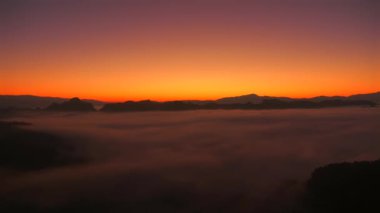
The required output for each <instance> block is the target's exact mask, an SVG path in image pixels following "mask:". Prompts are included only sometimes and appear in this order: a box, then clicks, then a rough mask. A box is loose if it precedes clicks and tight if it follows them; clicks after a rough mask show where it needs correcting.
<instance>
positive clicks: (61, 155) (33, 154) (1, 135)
mask: <svg viewBox="0 0 380 213" xmlns="http://www.w3.org/2000/svg"><path fill="white" fill-rule="evenodd" d="M25 125H31V124H29V123H24V122H9V121H0V156H1V157H0V169H8V170H20V171H32V170H40V169H46V168H52V167H59V166H65V165H71V164H77V163H82V162H84V158H83V157H82V156H79V155H75V154H73V153H74V152H75V151H76V148H75V146H74V144H71V143H69V142H67V141H64V140H63V138H61V137H59V136H57V135H54V134H51V133H46V132H41V131H34V130H29V129H24V128H22V126H25Z"/></svg>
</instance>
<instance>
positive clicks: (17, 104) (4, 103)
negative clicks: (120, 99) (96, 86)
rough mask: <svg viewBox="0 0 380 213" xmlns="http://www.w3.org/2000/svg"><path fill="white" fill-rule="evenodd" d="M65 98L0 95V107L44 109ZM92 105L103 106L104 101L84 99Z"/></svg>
mask: <svg viewBox="0 0 380 213" xmlns="http://www.w3.org/2000/svg"><path fill="white" fill-rule="evenodd" d="M68 100H69V99H67V98H58V97H41V96H33V95H0V109H44V108H46V107H48V106H49V105H51V104H52V103H62V102H64V101H68ZM84 101H86V102H89V103H92V104H93V105H94V106H103V105H104V102H102V101H97V100H90V99H85V100H84Z"/></svg>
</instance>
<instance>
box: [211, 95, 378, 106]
mask: <svg viewBox="0 0 380 213" xmlns="http://www.w3.org/2000/svg"><path fill="white" fill-rule="evenodd" d="M270 99H276V100H282V101H328V100H348V101H357V100H365V101H372V102H375V103H378V104H380V92H376V93H369V94H358V95H351V96H317V97H313V98H288V97H272V96H259V95H256V94H249V95H242V96H236V97H227V98H221V99H218V100H216V102H218V103H221V104H244V103H253V104H257V103H262V102H263V101H264V100H270Z"/></svg>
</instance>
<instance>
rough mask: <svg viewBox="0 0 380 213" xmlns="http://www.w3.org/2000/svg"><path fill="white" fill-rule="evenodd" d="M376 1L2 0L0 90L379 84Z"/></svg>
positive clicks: (114, 95) (189, 95)
mask: <svg viewBox="0 0 380 213" xmlns="http://www.w3.org/2000/svg"><path fill="white" fill-rule="evenodd" d="M378 2H379V1H377V0H318V1H316V0H262V1H254V0H252V1H244V0H171V1H170V0H163V1H158V0H156V1H154V0H126V1H114V0H5V1H1V3H0V42H1V43H0V45H1V46H0V49H1V51H0V94H33V95H42V96H61V97H73V96H79V97H82V98H94V99H101V100H108V101H124V100H127V99H133V100H138V99H147V98H149V99H155V100H172V99H215V98H220V97H224V96H234V95H242V94H249V93H257V94H260V95H272V96H292V97H310V96H316V95H349V94H354V93H367V92H374V91H380V69H379V67H380V62H379V60H378V59H379V58H380V49H379V47H380V46H379V36H380V29H379V28H380V27H379V26H380V23H379V20H380V4H379V3H378Z"/></svg>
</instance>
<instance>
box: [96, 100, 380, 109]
mask: <svg viewBox="0 0 380 213" xmlns="http://www.w3.org/2000/svg"><path fill="white" fill-rule="evenodd" d="M348 106H365V107H374V106H376V103H374V102H371V101H361V100H356V101H355V100H354V101H348V100H325V101H320V102H314V101H310V100H291V101H284V100H280V99H264V100H263V101H262V102H261V103H257V104H253V103H250V102H247V103H244V104H240V103H234V104H220V103H219V102H218V101H214V102H208V103H206V104H195V103H190V102H185V101H169V102H156V101H150V100H146V101H137V102H135V101H127V102H124V103H112V104H105V105H104V107H103V108H102V109H101V111H105V112H120V111H155V110H168V111H174V110H197V109H293V108H294V109H304V108H328V107H348Z"/></svg>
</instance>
